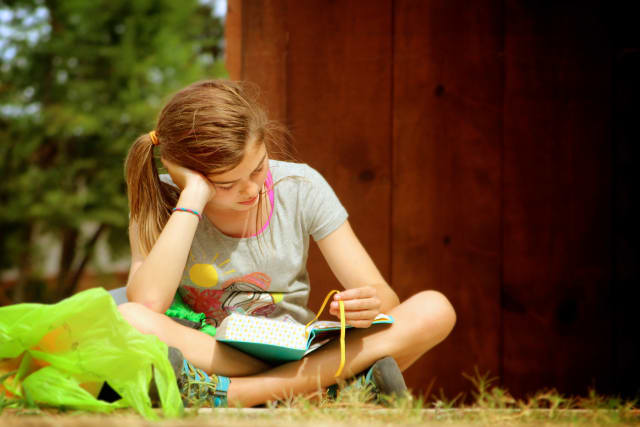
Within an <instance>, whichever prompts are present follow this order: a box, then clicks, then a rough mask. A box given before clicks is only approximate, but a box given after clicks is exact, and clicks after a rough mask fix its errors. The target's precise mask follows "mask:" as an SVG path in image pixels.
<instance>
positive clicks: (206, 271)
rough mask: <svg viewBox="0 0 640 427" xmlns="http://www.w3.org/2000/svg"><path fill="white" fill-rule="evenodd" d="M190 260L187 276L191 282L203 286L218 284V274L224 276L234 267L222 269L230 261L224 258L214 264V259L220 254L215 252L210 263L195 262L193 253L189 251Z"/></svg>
mask: <svg viewBox="0 0 640 427" xmlns="http://www.w3.org/2000/svg"><path fill="white" fill-rule="evenodd" d="M189 256H190V258H191V261H192V262H193V263H194V264H193V266H192V267H191V268H190V269H189V278H190V279H191V281H192V282H193V283H195V284H196V285H198V286H201V287H203V288H213V287H216V286H217V285H218V280H219V278H220V276H226V275H227V274H231V273H235V270H234V269H231V270H227V271H223V270H224V269H223V267H224V266H225V265H226V264H228V263H229V261H231V260H230V259H226V260H224V261H222V262H221V263H219V264H216V260H217V259H218V257H219V256H220V254H219V253H218V254H216V255H215V256H214V257H213V259H212V260H211V264H201V263H197V261H196V258H195V256H193V253H191V252H190V253H189Z"/></svg>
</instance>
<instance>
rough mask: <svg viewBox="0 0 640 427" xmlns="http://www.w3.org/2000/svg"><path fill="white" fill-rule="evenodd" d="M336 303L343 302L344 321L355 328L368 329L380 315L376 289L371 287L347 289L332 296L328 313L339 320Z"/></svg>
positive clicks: (338, 309)
mask: <svg viewBox="0 0 640 427" xmlns="http://www.w3.org/2000/svg"><path fill="white" fill-rule="evenodd" d="M338 301H344V317H345V320H346V322H347V323H348V324H349V325H351V326H353V327H356V328H368V327H369V326H371V323H372V322H373V319H375V318H376V316H377V315H378V314H380V304H381V302H380V298H378V293H377V291H376V289H375V288H373V287H371V286H364V287H361V288H353V289H347V290H345V291H342V292H340V293H337V294H335V295H334V296H333V301H331V305H330V308H329V313H331V314H333V315H334V316H337V317H338V318H340V307H339V306H338Z"/></svg>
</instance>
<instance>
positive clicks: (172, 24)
mask: <svg viewBox="0 0 640 427" xmlns="http://www.w3.org/2000/svg"><path fill="white" fill-rule="evenodd" d="M0 25H1V27H0V30H1V32H0V37H2V39H0V61H1V62H0V106H2V107H0V178H1V179H0V205H1V206H2V209H1V210H0V233H1V236H2V238H1V242H0V269H8V268H16V267H17V268H18V270H19V279H18V283H17V284H16V285H15V287H14V289H13V292H12V296H13V300H14V301H15V302H19V301H23V300H25V299H26V297H29V299H33V298H35V297H37V296H36V295H33V291H34V290H35V289H38V286H40V288H42V283H43V282H42V277H41V275H42V272H41V271H40V269H39V268H38V265H39V264H40V261H41V260H42V259H43V257H46V256H47V254H48V250H47V249H48V248H38V241H39V240H40V239H39V238H38V236H39V235H41V234H42V233H50V234H52V235H54V236H55V237H56V239H57V240H58V241H59V242H60V243H61V247H62V256H61V258H60V262H59V274H58V277H57V286H56V287H55V290H54V292H53V293H52V294H50V295H47V294H46V293H45V294H44V295H41V297H42V298H43V299H45V300H57V299H60V298H63V297H66V296H68V295H70V294H72V293H73V292H74V289H75V288H76V286H77V283H78V280H79V279H80V277H81V274H82V272H83V271H84V269H85V267H86V266H87V263H88V262H89V261H90V260H91V259H92V256H93V250H94V248H95V245H96V242H97V241H98V240H99V239H100V238H106V239H107V240H108V242H109V246H110V248H111V250H112V251H114V252H115V253H119V252H121V251H122V250H124V248H126V247H127V233H126V226H127V222H128V216H127V215H128V208H127V199H126V187H125V183H124V174H123V161H124V157H125V155H126V152H127V150H128V148H129V146H130V144H131V142H132V141H133V140H134V139H135V138H136V137H137V136H138V135H139V134H141V133H143V132H147V131H149V130H151V129H152V128H153V124H154V117H155V116H156V114H157V113H158V110H159V108H160V107H161V105H162V102H163V101H164V100H165V98H166V97H167V96H168V95H169V94H170V93H172V92H174V91H175V90H176V89H178V88H180V87H182V86H184V85H186V84H188V83H190V82H193V81H195V80H199V79H202V78H206V77H211V76H216V75H218V76H219V75H221V74H222V73H224V68H223V67H222V65H221V64H222V63H221V58H220V57H219V56H220V55H221V49H220V46H221V39H222V22H221V20H220V18H217V17H214V16H213V14H212V10H211V8H210V6H209V5H207V4H205V3H202V2H198V1H197V0H182V1H180V2H176V1H173V0H136V1H129V0H93V1H85V0H65V1H55V0H41V1H38V0H31V1H27V0H19V1H12V2H10V3H8V5H7V6H0ZM40 249H42V250H40Z"/></svg>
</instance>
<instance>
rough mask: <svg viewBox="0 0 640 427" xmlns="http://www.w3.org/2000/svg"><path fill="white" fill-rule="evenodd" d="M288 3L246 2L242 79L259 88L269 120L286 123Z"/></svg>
mask: <svg viewBox="0 0 640 427" xmlns="http://www.w3.org/2000/svg"><path fill="white" fill-rule="evenodd" d="M286 7H287V2H286V1H285V0H264V1H243V2H242V7H241V13H242V18H241V19H242V64H241V73H240V77H239V78H240V79H241V80H245V81H248V82H252V83H255V84H257V86H258V88H259V89H260V93H261V99H262V101H263V103H264V104H265V106H266V108H267V111H268V114H269V117H270V118H271V119H273V120H278V121H280V122H282V123H285V124H286V123H287V104H286V99H287V77H288V74H287V43H288V33H287V12H286Z"/></svg>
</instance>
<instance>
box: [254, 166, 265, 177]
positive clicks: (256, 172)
mask: <svg viewBox="0 0 640 427" xmlns="http://www.w3.org/2000/svg"><path fill="white" fill-rule="evenodd" d="M262 169H264V165H262V166H260V168H259V169H256V170H254V171H253V173H252V175H257V174H259V173H260V172H262Z"/></svg>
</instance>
